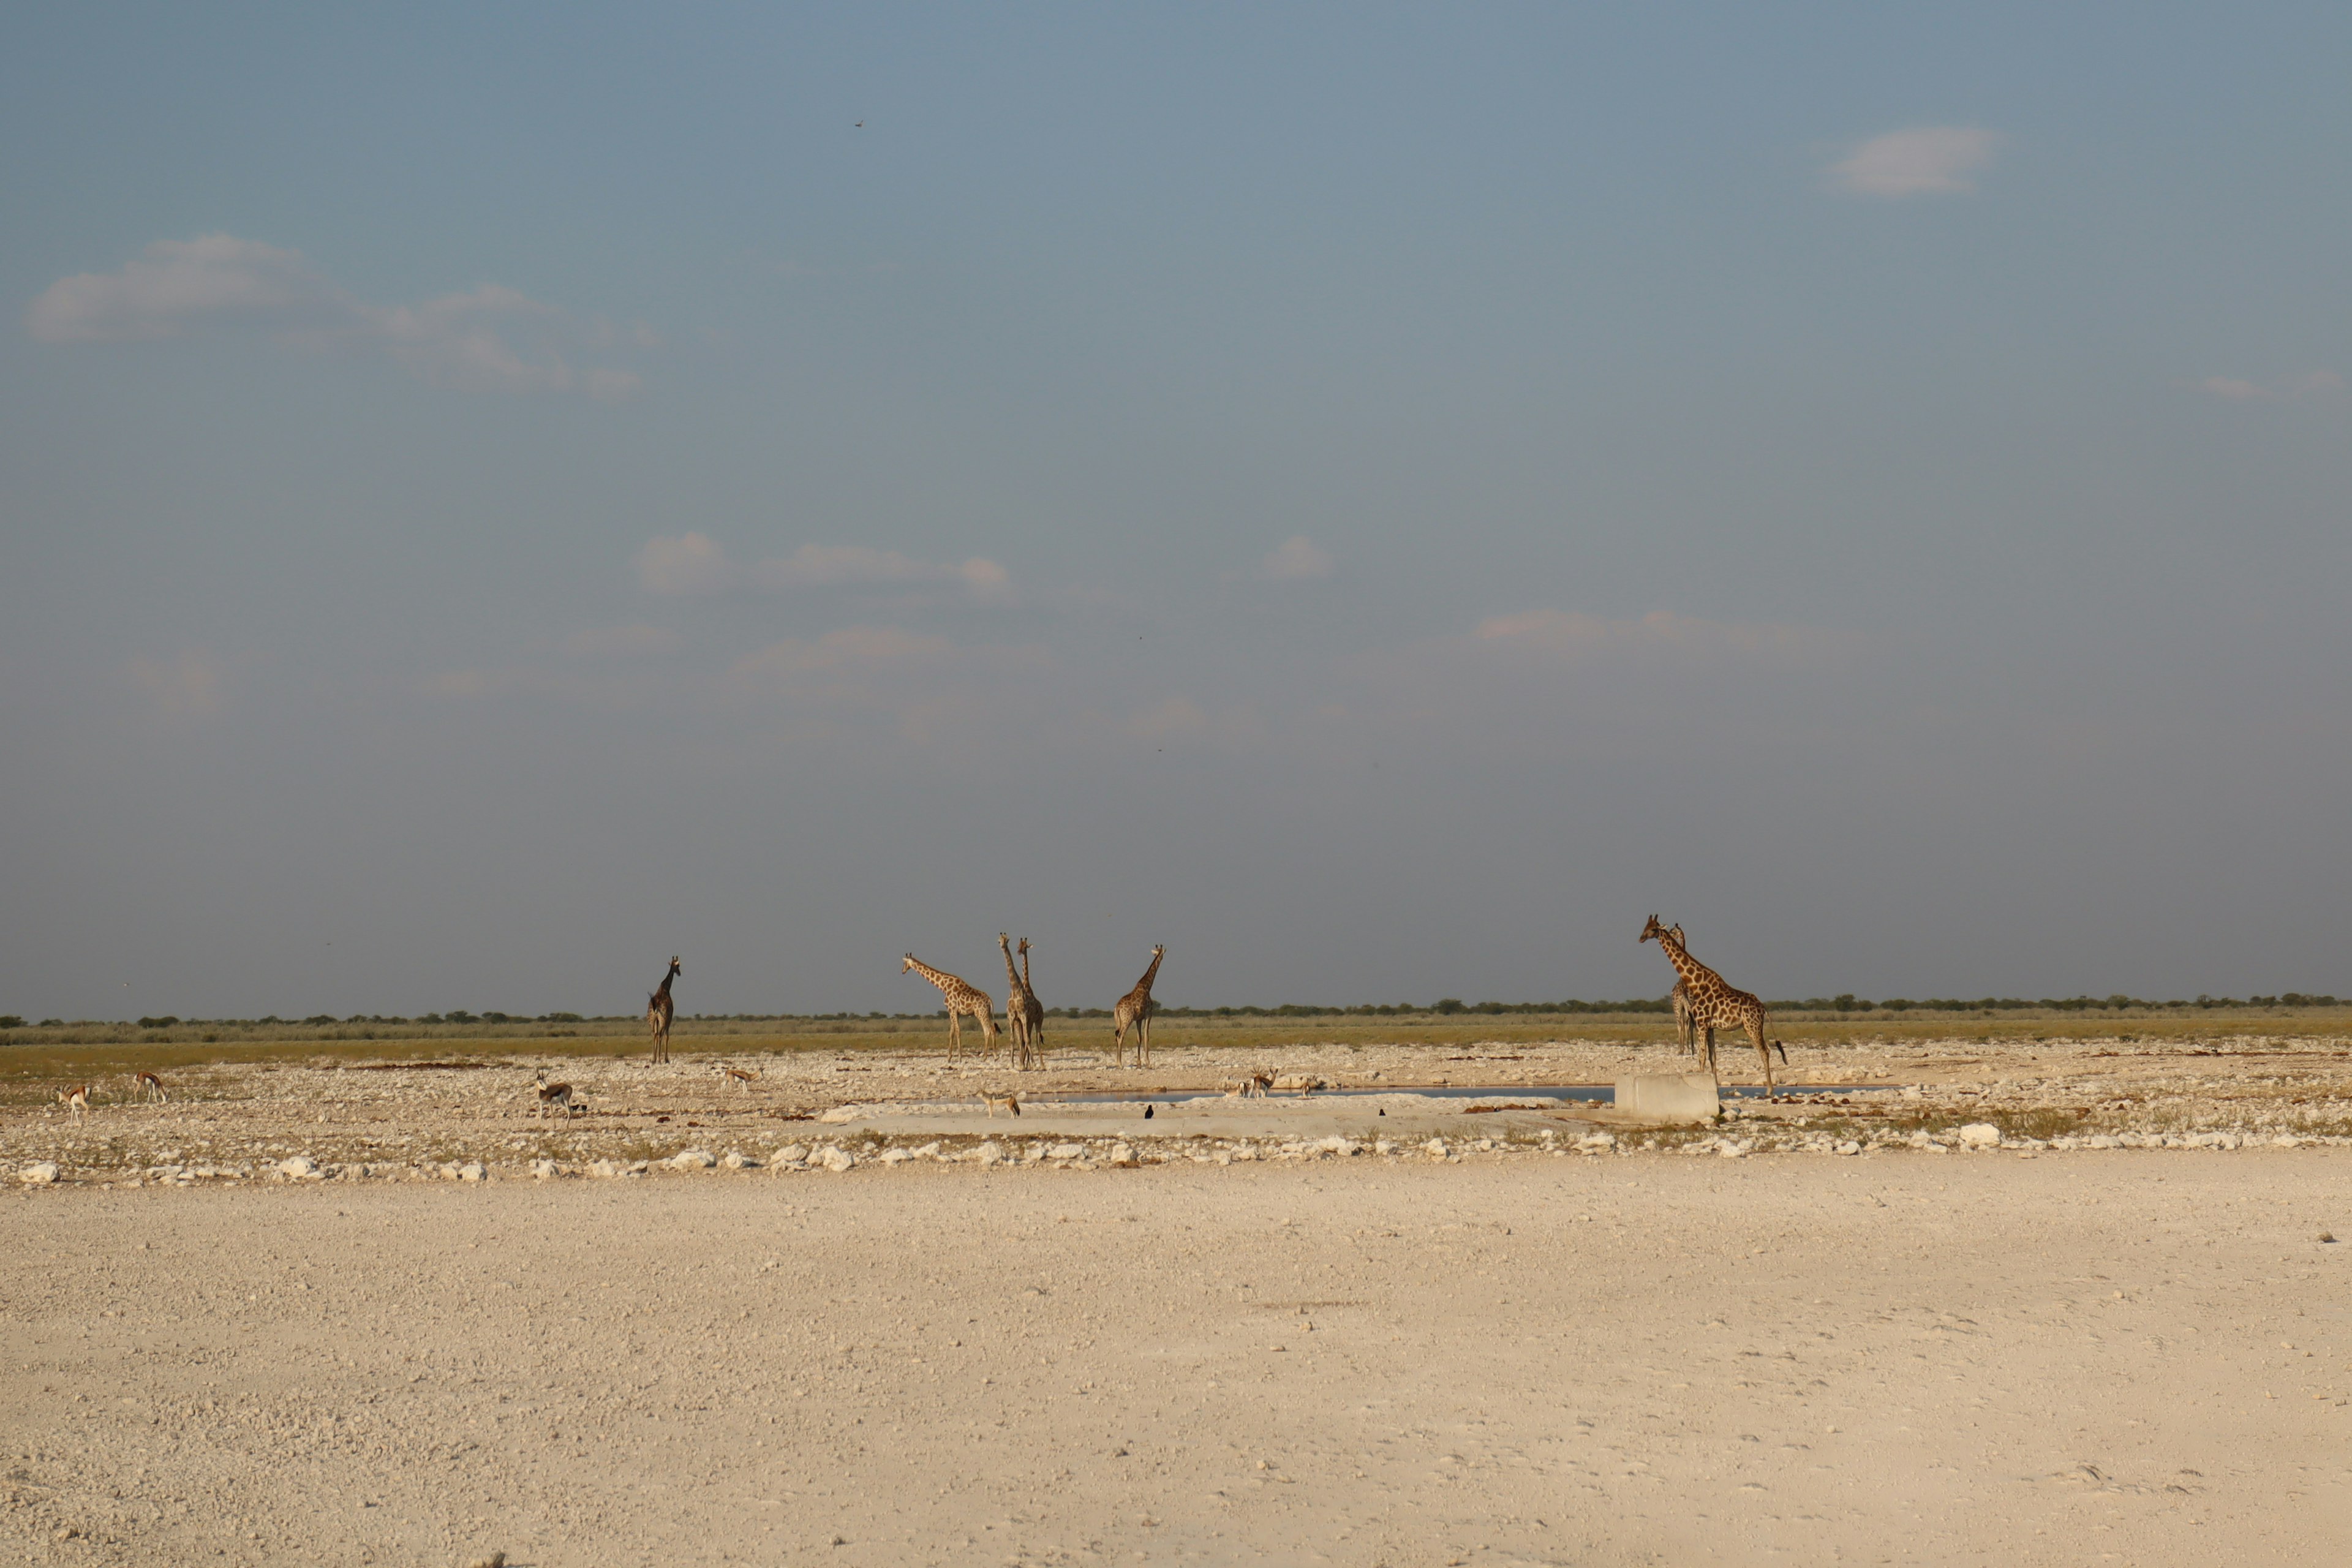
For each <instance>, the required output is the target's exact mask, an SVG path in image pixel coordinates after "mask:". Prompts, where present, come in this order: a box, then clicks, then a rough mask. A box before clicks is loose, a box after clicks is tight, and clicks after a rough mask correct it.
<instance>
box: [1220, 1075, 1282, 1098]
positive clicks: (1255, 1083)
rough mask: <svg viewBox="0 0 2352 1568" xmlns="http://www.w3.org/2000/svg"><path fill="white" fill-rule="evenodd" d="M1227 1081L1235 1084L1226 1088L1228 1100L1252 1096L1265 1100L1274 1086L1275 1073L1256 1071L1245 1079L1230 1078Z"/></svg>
mask: <svg viewBox="0 0 2352 1568" xmlns="http://www.w3.org/2000/svg"><path fill="white" fill-rule="evenodd" d="M1225 1081H1226V1082H1227V1083H1229V1084H1231V1085H1232V1086H1233V1087H1232V1088H1230V1089H1226V1090H1225V1098H1226V1099H1227V1100H1248V1099H1250V1098H1251V1097H1252V1096H1255V1097H1256V1098H1258V1099H1260V1100H1264V1099H1265V1096H1266V1094H1267V1092H1268V1091H1269V1090H1271V1089H1273V1088H1274V1075H1273V1074H1272V1073H1270V1072H1254V1073H1252V1074H1250V1075H1249V1077H1247V1078H1244V1079H1226V1080H1225Z"/></svg>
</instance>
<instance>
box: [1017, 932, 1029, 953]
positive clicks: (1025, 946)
mask: <svg viewBox="0 0 2352 1568" xmlns="http://www.w3.org/2000/svg"><path fill="white" fill-rule="evenodd" d="M1013 946H1014V947H1015V948H1016V949H1017V950H1018V951H1020V952H1028V951H1029V939H1028V938H1027V937H1025V936H1024V937H1023V938H1022V939H1021V940H1020V941H1019V942H1015V943H1013Z"/></svg>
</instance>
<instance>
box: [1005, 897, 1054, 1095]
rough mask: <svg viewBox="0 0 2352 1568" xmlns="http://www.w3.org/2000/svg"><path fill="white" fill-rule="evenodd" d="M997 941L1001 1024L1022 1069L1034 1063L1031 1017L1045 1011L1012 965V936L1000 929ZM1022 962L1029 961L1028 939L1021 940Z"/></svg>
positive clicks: (1033, 1029)
mask: <svg viewBox="0 0 2352 1568" xmlns="http://www.w3.org/2000/svg"><path fill="white" fill-rule="evenodd" d="M996 945H997V948H998V950H999V951H1000V952H1003V954H1004V986H1005V990H1004V1028H1005V1032H1006V1033H1007V1034H1009V1035H1011V1036H1012V1037H1013V1056H1014V1060H1015V1064H1016V1065H1017V1066H1019V1067H1021V1068H1024V1069H1026V1068H1029V1067H1030V1066H1032V1065H1033V1061H1032V1055H1033V1049H1034V1045H1035V1042H1036V1034H1037V1031H1036V1028H1035V1026H1034V1020H1035V1019H1036V1017H1037V1016H1040V1015H1042V1014H1043V1013H1044V1012H1045V1009H1044V1008H1042V1007H1040V1006H1038V1005H1037V998H1035V997H1034V996H1032V995H1031V994H1029V983H1028V982H1027V981H1026V980H1024V979H1023V978H1022V977H1021V972H1020V971H1019V970H1017V969H1015V968H1013V939H1012V938H1011V937H1009V936H1007V935H1005V934H1004V932H1003V931H998V932H997V933H996ZM1021 962H1022V963H1028V962H1029V942H1028V940H1027V939H1026V938H1024V939H1023V940H1022V942H1021Z"/></svg>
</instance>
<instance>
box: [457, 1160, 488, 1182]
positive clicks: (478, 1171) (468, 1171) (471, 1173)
mask: <svg viewBox="0 0 2352 1568" xmlns="http://www.w3.org/2000/svg"><path fill="white" fill-rule="evenodd" d="M489 1175H490V1173H489V1172H488V1170H487V1169H486V1168H484V1166H483V1165H482V1163H481V1162H479V1161H478V1160H468V1161H467V1162H466V1163H464V1164H462V1165H460V1166H458V1167H457V1179H458V1180H459V1181H461V1182H483V1181H488V1179H489Z"/></svg>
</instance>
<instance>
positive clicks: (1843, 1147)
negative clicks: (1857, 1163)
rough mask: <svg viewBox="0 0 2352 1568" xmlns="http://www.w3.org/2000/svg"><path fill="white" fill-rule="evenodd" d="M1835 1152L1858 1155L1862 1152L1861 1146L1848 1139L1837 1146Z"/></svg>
mask: <svg viewBox="0 0 2352 1568" xmlns="http://www.w3.org/2000/svg"><path fill="white" fill-rule="evenodd" d="M1837 1152H1839V1153H1841V1154H1859V1153H1861V1152H1862V1145H1861V1144H1859V1143H1857V1142H1854V1141H1853V1139H1851V1138H1849V1139H1847V1140H1846V1141H1845V1142H1843V1143H1841V1144H1839V1145H1838V1146H1837Z"/></svg>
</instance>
